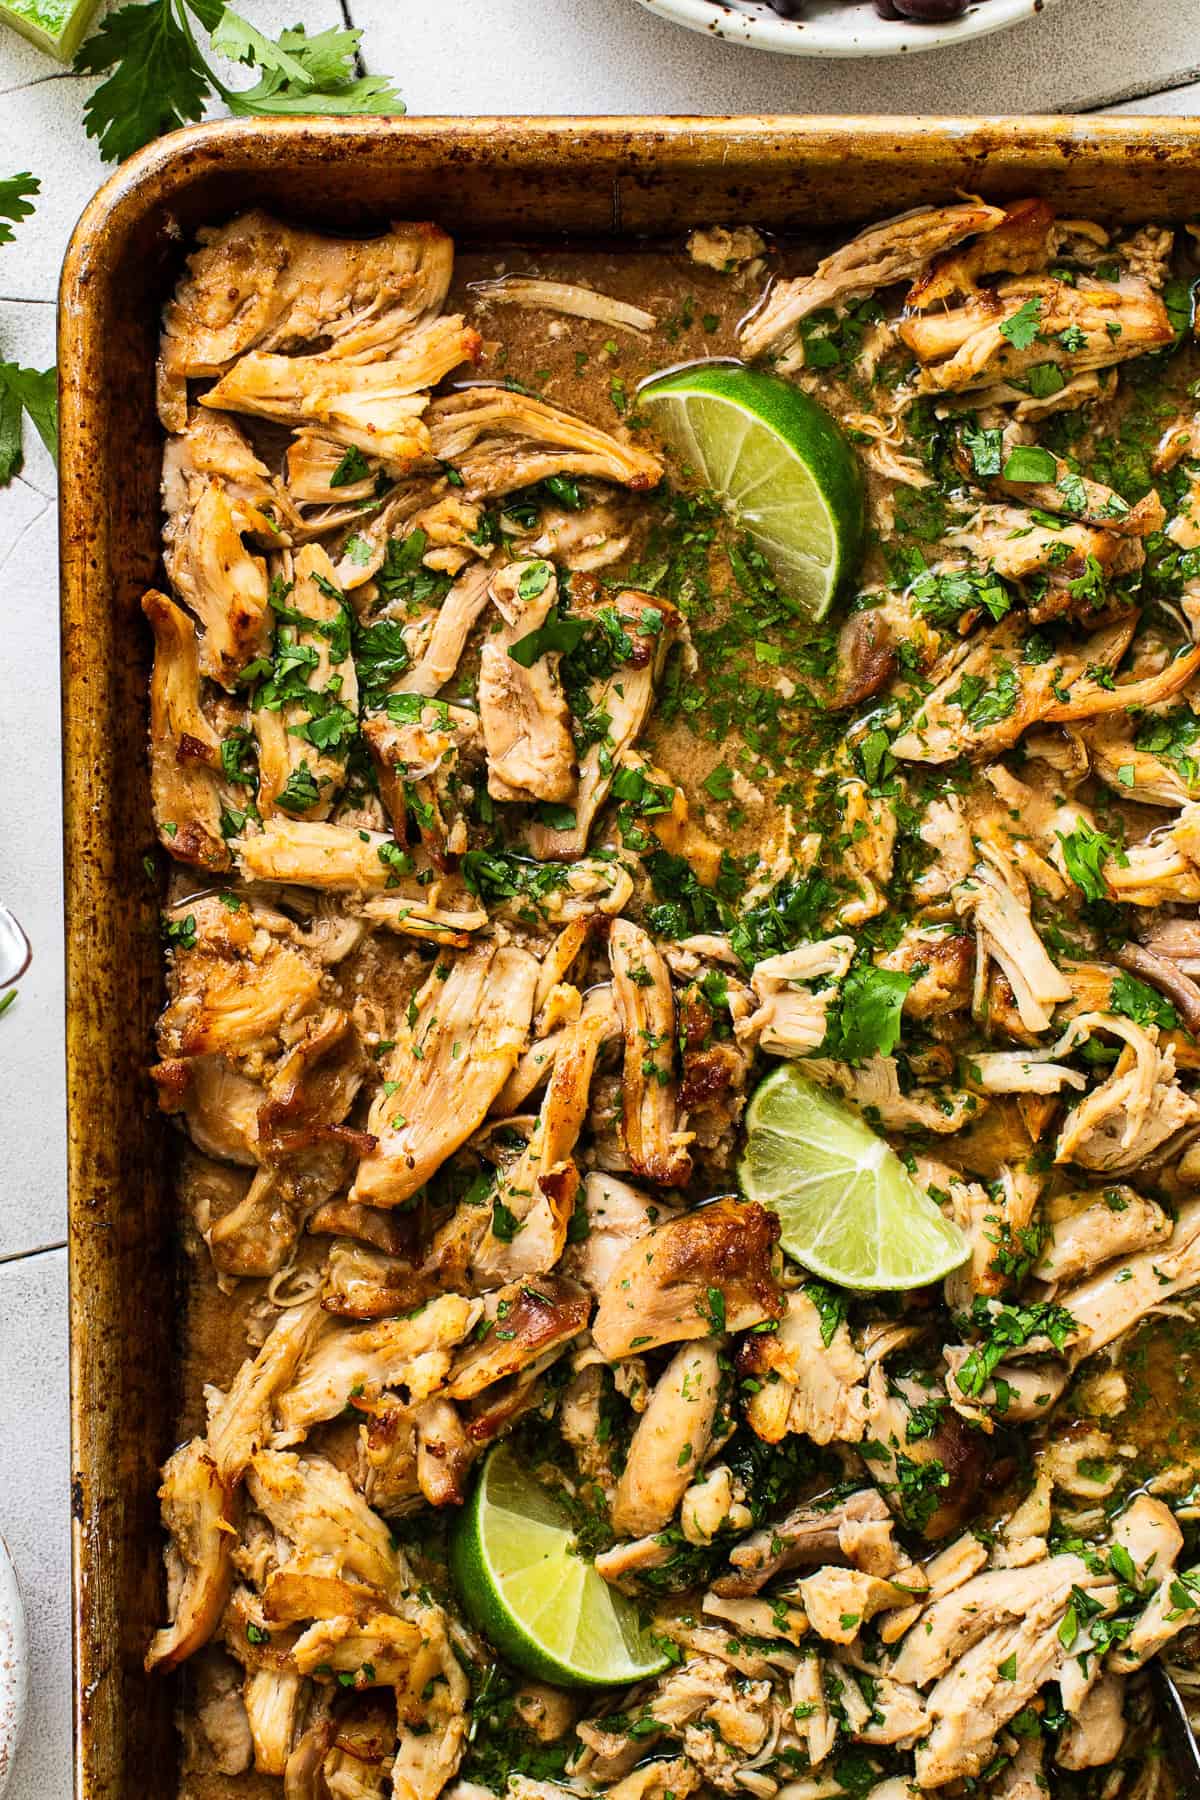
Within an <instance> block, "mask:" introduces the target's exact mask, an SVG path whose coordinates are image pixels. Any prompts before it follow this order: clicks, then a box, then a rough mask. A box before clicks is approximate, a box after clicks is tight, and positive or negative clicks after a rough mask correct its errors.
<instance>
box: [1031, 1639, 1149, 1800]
mask: <svg viewBox="0 0 1200 1800" xmlns="http://www.w3.org/2000/svg"><path fill="white" fill-rule="evenodd" d="M1124 1705H1125V1682H1124V1680H1123V1678H1122V1677H1121V1676H1120V1675H1114V1674H1113V1673H1112V1672H1111V1671H1110V1670H1108V1669H1106V1670H1105V1671H1104V1673H1103V1674H1102V1675H1101V1676H1100V1678H1099V1680H1098V1681H1097V1682H1096V1685H1095V1686H1094V1687H1093V1688H1089V1690H1088V1692H1087V1693H1086V1694H1085V1695H1084V1697H1083V1699H1082V1701H1081V1702H1080V1704H1079V1709H1078V1711H1077V1712H1076V1714H1075V1717H1074V1718H1073V1719H1071V1720H1070V1722H1069V1723H1068V1725H1067V1728H1066V1730H1065V1731H1064V1732H1063V1734H1062V1736H1061V1738H1060V1739H1059V1740H1058V1749H1057V1751H1056V1752H1055V1756H1054V1760H1055V1762H1056V1763H1057V1764H1058V1766H1059V1768H1060V1769H1098V1768H1103V1767H1104V1766H1105V1765H1107V1764H1108V1763H1113V1762H1116V1760H1117V1757H1118V1756H1119V1755H1120V1754H1121V1745H1122V1744H1123V1743H1124V1742H1125V1714H1124ZM1037 1786H1038V1788H1039V1789H1040V1787H1041V1783H1040V1782H1039V1783H1038V1784H1037ZM1030 1800H1036V1796H1033V1795H1031V1796H1030Z"/></svg>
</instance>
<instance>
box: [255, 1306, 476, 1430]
mask: <svg viewBox="0 0 1200 1800" xmlns="http://www.w3.org/2000/svg"><path fill="white" fill-rule="evenodd" d="M478 1314H479V1307H478V1305H477V1304H475V1303H473V1302H472V1301H470V1300H465V1299H463V1298H462V1296H461V1295H459V1294H441V1295H439V1296H438V1297H437V1298H436V1299H433V1300H430V1301H428V1302H427V1303H426V1305H425V1306H424V1307H422V1308H421V1310H420V1311H419V1312H418V1313H417V1314H416V1315H415V1316H413V1317H409V1318H404V1319H388V1320H386V1321H384V1322H383V1323H381V1324H379V1325H366V1326H362V1327H360V1328H357V1329H346V1328H345V1327H342V1326H333V1325H331V1326H330V1328H329V1329H328V1330H326V1331H325V1332H324V1334H323V1335H322V1337H321V1338H320V1340H319V1342H317V1343H316V1344H314V1345H313V1346H311V1347H310V1349H309V1350H308V1352H307V1354H306V1355H305V1357H304V1359H303V1361H302V1362H301V1364H300V1367H299V1368H298V1369H297V1371H296V1374H295V1377H294V1379H293V1380H292V1381H291V1382H290V1383H289V1384H288V1387H287V1390H286V1392H284V1393H283V1394H281V1395H280V1397H279V1399H278V1401H277V1402H276V1407H275V1414H276V1420H277V1424H278V1430H277V1433H276V1437H275V1439H274V1441H275V1443H276V1444H277V1445H279V1446H282V1445H285V1444H288V1443H294V1442H295V1441H296V1440H297V1439H298V1438H301V1437H303V1436H304V1435H305V1434H306V1433H307V1432H309V1431H310V1430H311V1429H312V1427H313V1426H314V1425H316V1424H319V1423H320V1422H321V1420H323V1419H335V1418H337V1416H338V1415H339V1414H340V1413H341V1412H343V1411H344V1410H345V1408H346V1406H347V1405H348V1404H349V1402H350V1399H351V1396H354V1397H355V1398H358V1397H359V1396H360V1395H362V1396H364V1397H365V1398H366V1399H367V1400H368V1401H370V1400H373V1399H374V1398H375V1397H376V1396H377V1395H378V1393H379V1392H380V1390H381V1389H383V1388H393V1389H403V1390H404V1392H405V1394H406V1395H407V1396H408V1398H409V1400H410V1401H412V1402H413V1403H415V1404H419V1403H420V1402H421V1401H422V1400H427V1399H428V1398H429V1396H430V1394H432V1393H433V1392H435V1390H436V1389H437V1388H439V1387H441V1385H442V1383H443V1382H444V1381H445V1379H446V1376H447V1374H448V1373H449V1370H450V1364H451V1362H452V1361H453V1357H452V1354H451V1353H452V1351H453V1350H454V1348H455V1346H456V1345H458V1344H460V1343H461V1342H462V1341H463V1339H464V1338H465V1337H466V1336H467V1334H468V1332H469V1331H470V1330H471V1328H472V1327H473V1325H474V1324H475V1321H476V1318H477V1317H478Z"/></svg>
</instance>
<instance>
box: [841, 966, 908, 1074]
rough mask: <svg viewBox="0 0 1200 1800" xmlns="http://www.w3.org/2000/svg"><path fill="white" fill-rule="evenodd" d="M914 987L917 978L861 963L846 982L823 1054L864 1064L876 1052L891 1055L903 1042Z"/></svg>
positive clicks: (848, 976) (897, 971) (843, 985)
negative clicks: (906, 1003)
mask: <svg viewBox="0 0 1200 1800" xmlns="http://www.w3.org/2000/svg"><path fill="white" fill-rule="evenodd" d="M912 984H913V977H912V976H911V975H905V974H904V973H903V972H902V971H901V970H899V969H877V968H876V967H875V965H874V963H869V962H864V963H859V964H858V966H857V968H854V969H851V971H850V973H849V975H847V977H846V979H845V981H844V982H843V983H842V992H841V998H840V1000H839V1003H838V1006H837V1009H836V1013H835V1015H834V1017H833V1021H832V1023H831V1025H830V1027H829V1029H828V1031H827V1032H826V1034H825V1042H824V1043H823V1044H822V1045H821V1052H820V1053H821V1054H823V1055H826V1056H836V1057H837V1058H838V1059H839V1060H840V1061H842V1062H860V1061H861V1060H862V1059H863V1058H864V1057H867V1056H873V1055H875V1054H876V1053H878V1054H879V1055H880V1056H890V1055H891V1053H892V1051H893V1050H894V1049H895V1048H896V1045H897V1044H898V1043H899V1042H900V1015H901V1012H902V1010H903V1007H904V997H905V995H906V994H907V993H908V990H909V988H910V987H911V986H912Z"/></svg>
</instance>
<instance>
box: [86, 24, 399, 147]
mask: <svg viewBox="0 0 1200 1800" xmlns="http://www.w3.org/2000/svg"><path fill="white" fill-rule="evenodd" d="M193 19H194V20H195V21H197V22H198V23H199V24H200V25H201V26H203V27H204V29H205V30H207V31H208V32H210V33H211V37H212V48H213V50H214V51H216V53H217V54H218V55H221V56H227V57H229V58H230V59H231V60H233V61H234V62H238V63H242V64H244V65H246V66H247V67H249V68H254V69H258V70H259V71H260V75H259V80H258V81H257V83H256V84H255V85H254V86H253V87H250V88H243V89H240V90H239V89H233V88H228V87H226V86H225V84H224V82H223V81H222V80H221V79H220V77H219V76H218V75H217V73H216V72H215V70H214V69H213V68H212V67H211V65H210V64H209V63H208V62H207V61H206V60H205V56H204V53H203V52H202V50H201V49H200V46H199V44H198V43H197V42H196V37H195V33H194V31H193V25H192V21H193ZM359 38H360V33H358V32H357V31H341V30H337V29H331V30H328V31H322V32H318V33H317V35H316V36H315V37H312V38H310V37H309V36H308V35H307V33H306V32H305V31H304V29H303V28H302V27H301V26H294V27H292V28H291V29H290V30H287V31H282V32H281V33H280V34H279V36H278V37H277V38H270V37H267V36H266V35H265V34H264V33H263V32H261V31H259V30H258V28H257V27H256V26H254V25H252V24H250V22H249V21H248V20H247V19H244V18H242V16H241V15H240V13H236V12H234V11H233V9H232V8H231V7H228V6H225V5H224V4H222V3H221V0H134V3H133V4H131V5H127V6H122V7H119V8H118V10H117V11H116V12H114V13H110V14H109V15H108V17H107V18H106V19H105V20H104V21H103V23H102V24H101V26H100V28H99V30H98V31H96V32H94V33H93V35H92V36H91V37H90V38H89V39H88V40H87V42H86V43H84V44H83V45H82V46H81V48H80V49H79V51H78V53H77V55H76V57H75V63H74V68H75V72H76V74H78V75H107V77H108V79H107V80H106V81H103V82H102V83H101V84H100V86H99V87H98V88H97V89H96V90H95V92H94V93H93V94H92V95H91V96H90V98H89V99H88V102H87V104H86V106H85V107H84V127H85V129H86V131H87V133H88V136H89V137H94V138H97V139H99V143H100V154H101V156H102V157H104V158H105V160H106V161H119V160H120V159H121V158H123V157H126V156H131V155H132V154H133V152H134V151H135V150H139V149H140V148H141V146H142V145H143V144H148V143H149V142H150V141H151V139H152V138H156V137H158V136H159V135H160V133H162V132H164V131H171V130H173V129H174V128H175V127H176V126H179V125H186V124H187V123H188V122H189V121H190V120H193V119H199V118H200V117H201V116H202V115H203V112H204V108H205V105H206V103H207V102H208V100H209V99H210V98H211V96H212V95H213V94H216V95H218V96H219V97H220V98H221V99H222V100H223V101H224V102H225V104H226V105H227V106H228V108H229V110H230V111H231V112H233V113H238V114H242V115H247V114H258V113H379V112H385V113H399V112H403V111H404V106H403V103H402V102H401V101H400V99H399V97H398V96H397V94H396V92H395V90H394V89H393V87H392V85H391V82H390V81H389V80H388V79H387V77H386V76H381V75H358V74H356V72H355V58H356V56H357V53H358V44H359Z"/></svg>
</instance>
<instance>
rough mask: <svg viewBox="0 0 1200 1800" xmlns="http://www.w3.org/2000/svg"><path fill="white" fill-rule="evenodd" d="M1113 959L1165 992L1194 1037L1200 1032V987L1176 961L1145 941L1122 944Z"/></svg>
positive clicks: (1161, 991) (1114, 953) (1153, 986)
mask: <svg viewBox="0 0 1200 1800" xmlns="http://www.w3.org/2000/svg"><path fill="white" fill-rule="evenodd" d="M1113 961H1114V962H1115V963H1119V964H1120V966H1121V968H1123V969H1128V970H1129V971H1130V973H1131V974H1134V975H1139V976H1140V977H1141V979H1142V980H1143V981H1145V982H1146V983H1148V985H1149V986H1150V987H1152V988H1157V989H1158V992H1159V993H1160V994H1165V995H1166V997H1167V999H1168V1000H1170V1001H1172V1002H1173V1004H1174V1006H1175V1010H1176V1011H1177V1012H1178V1014H1179V1017H1180V1019H1181V1021H1182V1022H1183V1024H1184V1026H1185V1027H1186V1028H1187V1030H1188V1031H1190V1032H1191V1034H1192V1036H1193V1037H1195V1036H1196V1034H1197V1033H1198V1032H1200V986H1198V985H1197V984H1196V982H1195V981H1193V980H1192V977H1191V976H1190V975H1188V974H1185V973H1184V971H1183V970H1182V969H1181V968H1180V967H1179V965H1178V964H1177V963H1175V962H1173V961H1172V960H1171V959H1170V958H1169V957H1166V956H1159V955H1157V954H1156V952H1155V951H1153V950H1148V949H1146V948H1145V946H1144V945H1142V944H1122V945H1121V948H1120V949H1119V950H1116V951H1114V952H1113Z"/></svg>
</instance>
